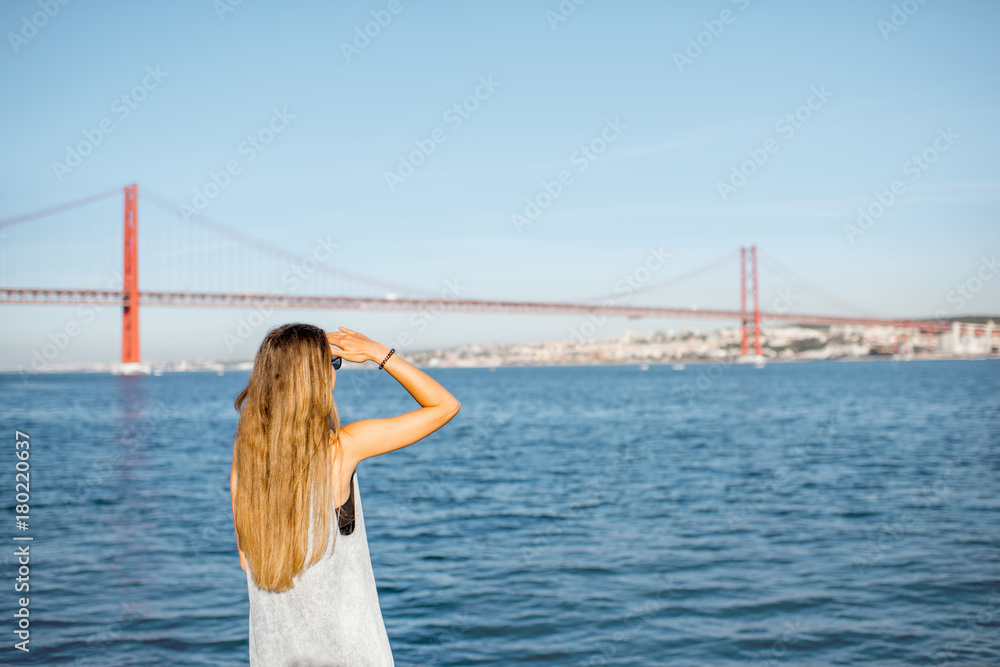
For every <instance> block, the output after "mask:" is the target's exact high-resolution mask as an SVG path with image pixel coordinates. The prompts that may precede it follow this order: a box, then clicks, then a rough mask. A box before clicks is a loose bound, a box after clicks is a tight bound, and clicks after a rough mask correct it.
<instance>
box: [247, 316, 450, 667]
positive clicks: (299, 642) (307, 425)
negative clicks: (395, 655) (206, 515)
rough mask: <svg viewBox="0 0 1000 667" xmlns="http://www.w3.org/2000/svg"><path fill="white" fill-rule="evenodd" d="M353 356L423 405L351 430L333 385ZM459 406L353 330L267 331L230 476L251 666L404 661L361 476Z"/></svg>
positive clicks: (293, 327)
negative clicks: (384, 598)
mask: <svg viewBox="0 0 1000 667" xmlns="http://www.w3.org/2000/svg"><path fill="white" fill-rule="evenodd" d="M331 346H332V347H333V348H336V350H333V349H331ZM334 353H336V354H334ZM342 359H346V360H347V361H354V362H358V363H362V362H365V361H374V362H376V363H378V364H379V368H384V369H385V370H386V371H388V372H389V374H390V375H392V376H393V377H394V378H396V380H398V381H399V383H400V384H401V385H403V387H404V388H405V389H406V390H407V391H408V392H410V395H412V396H413V398H415V399H416V400H417V402H418V403H419V404H420V405H421V407H420V408H419V409H417V410H413V411H412V412H407V413H405V414H402V415H399V416H397V417H392V418H389V419H363V420H360V421H356V422H353V423H351V424H346V425H344V426H343V427H341V426H340V420H339V417H338V415H337V408H336V405H335V404H334V402H333V388H334V384H335V383H336V381H337V374H336V372H335V371H336V369H338V368H340V364H341V360H342ZM459 407H460V406H459V403H458V401H457V400H456V399H455V397H454V396H452V395H451V394H450V393H449V392H448V391H447V390H446V389H445V388H444V387H442V386H441V385H440V384H438V383H437V382H436V381H434V380H433V379H432V378H431V377H430V376H428V375H427V374H425V373H424V372H423V371H421V370H419V369H417V368H415V367H414V366H412V365H410V364H409V363H408V362H407V361H405V360H404V359H402V358H401V357H400V356H399V355H398V354H395V351H394V350H390V349H389V348H387V347H386V346H385V345H382V344H380V343H376V342H374V341H372V340H370V339H368V338H367V337H365V336H363V335H362V334H359V333H358V332H356V331H351V330H350V329H347V328H346V327H339V331H336V332H329V333H326V332H324V331H323V330H322V329H320V328H319V327H315V326H312V325H309V324H285V325H283V326H280V327H277V328H274V329H272V330H271V331H269V332H268V333H267V336H266V337H265V338H264V342H263V343H261V346H260V350H258V352H257V357H256V359H255V360H254V365H253V371H252V372H251V373H250V379H249V381H248V382H247V386H246V388H245V389H243V391H241V392H240V394H239V396H238V397H237V398H236V410H237V411H238V412H239V413H240V418H239V423H238V424H237V426H236V438H235V442H234V445H233V468H232V474H231V476H230V489H231V493H232V503H233V520H234V523H235V525H236V542H237V549H238V550H239V554H240V566H241V567H242V568H243V570H244V571H246V573H247V589H248V592H249V596H250V664H251V665H260V666H261V667H276V666H284V665H303V666H304V665H352V666H357V665H392V664H393V659H392V651H391V650H390V647H389V638H388V636H387V635H386V631H385V625H384V623H383V621H382V612H381V609H380V607H379V602H378V594H377V592H376V589H375V577H374V574H373V573H372V566H371V559H370V556H369V553H368V541H367V537H366V534H365V522H364V514H363V512H362V507H361V490H360V487H359V484H358V480H357V476H356V474H355V469H356V468H357V465H358V463H359V462H361V461H363V460H364V459H368V458H371V457H373V456H378V455H379V454H385V453H386V452H391V451H393V450H396V449H400V448H402V447H406V446H407V445H410V444H413V443H414V442H416V441H417V440H420V439H421V438H423V437H425V436H427V435H429V434H431V433H433V432H434V431H436V430H437V429H439V428H441V427H442V426H444V425H445V424H447V423H448V422H449V421H450V420H451V419H452V417H454V416H455V415H456V414H458V410H459ZM324 546H325V548H324Z"/></svg>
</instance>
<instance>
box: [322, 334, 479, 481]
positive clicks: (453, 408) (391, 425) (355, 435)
mask: <svg viewBox="0 0 1000 667" xmlns="http://www.w3.org/2000/svg"><path fill="white" fill-rule="evenodd" d="M339 329H340V331H337V332H333V331H331V332H328V333H327V334H326V338H327V340H328V341H329V342H330V344H331V345H333V346H334V354H336V355H338V356H341V357H343V358H344V359H346V360H347V361H355V362H364V361H374V362H376V363H382V360H383V359H385V357H386V355H387V354H388V353H389V348H388V347H386V346H385V345H383V344H381V343H376V342H375V341H373V340H371V339H369V338H367V337H366V336H364V335H362V334H359V333H358V332H356V331H351V330H350V329H348V328H346V327H339ZM384 368H385V370H387V371H388V372H389V374H390V375H392V377H394V378H396V380H398V381H399V384H401V385H403V388H404V389H406V391H408V392H410V395H411V396H413V398H414V399H415V400H416V401H417V403H419V404H420V406H421V407H420V408H418V409H416V410H413V411H411V412H407V413H404V414H401V415H399V416H397V417H389V418H386V419H362V420H360V421H356V422H352V423H350V424H346V425H344V426H343V427H342V428H341V436H342V442H343V444H344V454H345V456H346V457H347V459H348V463H349V464H350V465H351V466H354V465H357V463H358V462H359V461H362V460H364V459H367V458H371V457H373V456H378V455H379V454H385V453H386V452H391V451H394V450H397V449H401V448H403V447H406V446H407V445H412V444H413V443H415V442H417V441H418V440H420V439H422V438H425V437H426V436H428V435H430V434H431V433H433V432H434V431H436V430H438V429H439V428H441V427H442V426H444V425H445V424H447V423H448V422H449V421H451V419H452V417H454V416H455V415H457V414H458V411H459V409H460V408H461V405H460V404H459V402H458V399H456V398H455V397H454V396H452V395H451V393H450V392H449V391H448V390H447V389H445V388H444V387H442V386H441V385H440V384H439V383H438V382H437V380H435V379H434V378H432V377H431V376H429V375H427V374H426V373H424V372H423V371H422V370H420V369H419V368H417V367H416V366H413V365H412V364H410V363H409V362H408V361H406V360H405V359H403V358H402V357H400V356H399V354H398V353H393V355H392V356H391V357H389V360H388V361H387V362H386V364H385V367H384Z"/></svg>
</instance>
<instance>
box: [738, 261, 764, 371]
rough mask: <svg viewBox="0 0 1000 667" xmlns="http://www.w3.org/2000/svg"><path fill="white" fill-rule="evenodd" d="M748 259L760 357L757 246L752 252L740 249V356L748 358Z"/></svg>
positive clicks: (754, 334) (754, 324) (755, 348)
mask: <svg viewBox="0 0 1000 667" xmlns="http://www.w3.org/2000/svg"><path fill="white" fill-rule="evenodd" d="M747 259H749V260H750V276H751V280H752V281H753V341H754V351H755V352H756V354H757V356H758V357H759V356H761V355H760V345H761V340H760V299H759V294H758V289H757V246H755V245H754V246H750V252H749V253H748V252H747V249H746V248H745V247H741V248H740V330H741V336H740V356H743V357H746V356H747V342H748V341H747V338H748V336H747V333H748V332H747V327H748V325H749V323H750V318H749V317H747Z"/></svg>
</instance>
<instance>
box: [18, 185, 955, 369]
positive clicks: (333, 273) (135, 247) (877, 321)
mask: <svg viewBox="0 0 1000 667" xmlns="http://www.w3.org/2000/svg"><path fill="white" fill-rule="evenodd" d="M122 192H123V195H124V216H123V217H124V224H123V226H122V227H121V228H120V229H121V234H122V236H121V237H120V239H119V238H116V237H115V235H114V234H105V233H101V234H97V235H95V234H92V233H91V234H89V235H88V232H87V230H83V231H82V232H80V227H81V225H80V224H78V223H79V222H80V221H79V219H75V218H74V219H71V220H70V221H69V223H70V226H71V227H72V229H75V230H76V231H77V232H78V233H82V234H83V239H82V240H80V241H78V242H77V243H76V244H72V243H70V244H68V245H67V244H64V248H63V249H64V250H65V251H66V252H67V256H70V255H76V256H79V255H80V254H87V253H91V254H94V255H99V254H100V249H99V246H100V242H99V240H98V239H97V238H95V237H96V236H98V235H100V236H104V237H106V238H105V239H104V240H105V241H107V240H108V239H110V240H111V241H113V242H114V243H119V244H120V245H119V248H123V249H124V252H123V255H122V256H121V263H120V264H119V265H118V266H121V271H120V274H118V272H117V271H116V272H115V273H116V274H118V275H117V276H116V280H115V281H114V283H115V284H113V285H111V284H109V285H108V286H107V287H106V288H100V287H98V286H97V285H96V284H95V283H94V282H92V284H91V287H90V288H80V287H70V286H41V285H40V283H41V282H43V279H42V278H41V276H47V275H49V273H48V272H45V271H44V270H42V271H41V272H39V271H34V272H33V270H32V267H34V268H35V269H37V266H36V265H37V264H39V262H37V261H32V258H30V257H29V258H27V260H26V264H22V266H21V267H20V269H19V267H18V265H17V261H16V259H15V258H14V257H10V258H8V257H7V255H4V264H5V268H7V269H9V270H10V275H9V276H8V275H7V273H8V272H7V271H2V272H0V284H2V283H3V282H8V284H11V286H9V287H0V304H20V305H24V304H45V305H76V306H82V305H91V306H113V307H120V308H121V309H122V349H121V361H122V363H123V364H138V363H139V362H140V359H141V357H140V351H139V350H140V343H139V340H140V338H139V311H140V308H141V307H144V306H148V307H154V306H201V307H212V308H219V307H227V308H302V309H305V308H317V309H325V310H383V311H424V310H434V311H437V312H440V311H453V312H465V313H483V312H488V313H517V314H557V315H601V316H620V317H628V318H709V319H723V320H724V319H731V320H735V321H738V322H740V323H741V326H742V332H743V335H742V346H741V351H742V353H743V355H744V356H746V355H747V353H748V351H749V347H750V345H751V343H752V345H753V347H754V351H755V353H756V354H757V355H758V356H759V355H760V353H761V322H762V320H772V321H780V322H786V323H795V324H814V325H836V324H861V325H887V326H897V327H906V328H912V329H918V330H920V331H923V332H942V331H947V330H950V329H951V328H952V325H951V323H950V322H945V321H941V320H927V319H913V320H908V319H898V318H880V317H874V316H864V317H862V316H858V317H844V316H823V315H807V314H794V313H786V312H772V311H761V309H760V296H759V288H758V264H757V260H758V253H757V248H756V246H753V247H751V248H741V249H740V255H739V258H740V275H739V280H740V309H739V310H724V309H702V308H695V307H689V308H681V307H666V306H644V305H629V304H615V303H613V300H611V301H609V300H607V299H606V298H605V299H592V300H591V301H598V300H600V301H602V302H601V303H586V302H552V301H502V300H485V299H460V298H454V299H452V298H444V297H442V296H435V295H433V294H427V293H424V292H422V291H420V290H414V289H412V288H409V287H405V286H400V285H394V284H392V283H388V282H385V281H381V280H378V279H374V278H370V277H366V276H361V275H359V274H355V273H351V272H348V271H343V270H340V269H337V268H333V267H330V266H328V265H326V264H323V263H322V262H320V261H316V260H313V261H311V262H310V261H309V260H310V258H308V257H307V258H305V260H304V259H303V256H302V255H296V254H295V253H292V252H289V251H287V250H283V249H281V248H278V247H276V246H274V245H273V244H270V243H268V242H266V241H263V240H261V239H259V238H257V237H254V236H251V235H249V234H247V233H245V232H242V231H240V230H237V229H235V228H233V227H230V226H227V225H225V224H223V223H220V222H217V221H214V220H212V219H210V218H208V217H206V216H204V215H202V214H195V215H188V214H182V212H183V210H184V209H183V208H182V207H179V206H178V205H177V204H175V203H173V202H170V201H168V200H165V199H164V198H162V197H158V196H156V195H153V194H149V193H145V194H144V195H143V199H144V200H145V201H147V202H148V203H149V204H151V205H152V206H153V208H154V209H156V210H158V211H159V212H160V213H161V214H162V213H166V214H167V215H171V216H174V217H176V218H183V220H184V221H185V222H190V223H193V224H194V225H196V226H197V227H198V228H199V229H200V232H201V234H202V236H201V237H200V240H198V241H197V243H196V244H195V245H196V246H197V245H198V244H200V248H201V249H202V250H208V249H213V250H215V251H219V252H230V251H231V250H232V249H233V248H235V247H242V248H243V249H244V250H247V249H249V250H250V251H252V252H253V253H256V254H257V255H258V256H265V257H269V258H270V259H272V260H281V261H282V267H284V268H286V269H287V268H288V267H289V266H292V267H294V269H295V270H294V271H287V270H286V272H285V275H284V276H283V282H284V283H285V285H286V286H287V287H289V289H288V290H285V291H291V289H290V288H291V287H292V286H296V285H297V284H298V283H301V282H302V280H303V279H305V278H306V277H308V276H309V275H311V274H312V273H313V272H318V273H323V274H325V275H327V276H328V277H332V278H334V279H336V280H337V281H339V282H338V283H337V286H335V287H333V288H331V289H330V290H329V291H330V292H339V294H328V295H324V294H319V295H295V294H288V293H279V291H276V290H273V289H270V290H268V289H261V290H260V291H261V292H266V293H259V292H258V291H244V290H245V289H246V287H247V286H251V285H252V284H253V283H254V282H255V280H256V279H257V278H259V276H258V275H256V274H257V273H258V272H257V271H256V269H254V268H251V269H250V270H249V272H244V273H243V274H238V275H233V276H229V277H230V278H231V280H230V281H229V282H228V283H227V284H226V285H225V286H223V288H222V289H217V290H212V291H202V290H192V289H191V288H190V285H191V283H190V280H193V279H194V276H195V275H196V274H197V273H198V271H200V270H201V269H202V268H203V267H200V266H199V265H197V264H191V263H189V264H186V265H181V266H179V267H174V268H175V269H177V268H179V271H177V273H179V274H181V275H183V276H186V278H185V280H186V281H187V282H185V283H183V284H180V285H175V286H174V287H173V288H172V289H159V290H145V289H140V286H139V259H140V235H139V190H138V186H137V185H135V184H132V185H129V186H126V187H125V188H124V191H122V190H117V189H116V190H112V191H109V192H105V193H101V194H99V195H95V196H92V197H88V198H85V199H81V200H78V201H74V202H70V203H68V204H64V205H61V206H56V207H53V208H49V209H45V210H42V211H37V212H35V213H31V214H27V215H22V216H18V217H15V218H9V219H7V220H0V233H3V234H4V235H5V236H6V229H7V228H11V227H14V226H18V227H21V226H23V225H24V224H25V223H28V222H32V221H38V222H42V223H44V221H46V220H52V219H53V218H59V217H62V216H65V215H70V216H71V217H72V215H73V212H74V211H78V210H79V209H84V208H87V207H89V206H91V205H94V204H95V203H96V202H101V201H107V200H111V199H112V198H113V197H114V196H115V195H117V194H119V193H122ZM188 210H189V211H190V210H191V209H190V208H188ZM108 215H110V211H105V212H104V215H103V216H100V217H102V218H106V217H107V216H108ZM94 217H96V216H93V215H88V216H84V218H83V220H84V221H86V220H91V219H93V218H94ZM174 222H175V223H176V221H174ZM74 225H75V226H74ZM177 226H178V225H177V224H174V225H172V226H171V225H167V226H165V227H166V228H167V229H164V228H162V227H161V228H159V229H158V230H157V231H156V234H155V235H154V237H153V238H151V239H150V240H149V241H148V243H150V244H151V250H150V253H151V254H149V256H150V257H155V258H156V261H160V262H163V261H166V260H168V259H169V258H170V257H171V255H172V254H173V255H174V256H175V257H176V256H177V255H178V254H179V253H178V252H177V249H176V248H172V247H171V246H172V245H175V244H176V241H177V239H176V238H172V237H171V236H170V234H171V231H170V230H171V229H175V228H176V227H177ZM144 234H145V232H144ZM57 237H58V238H62V236H61V235H56V234H54V233H51V232H49V233H47V234H46V233H43V235H42V238H40V242H42V243H44V244H46V246H48V250H49V251H50V253H49V254H50V256H51V255H53V253H55V254H56V255H57V254H58V252H57V248H56V247H53V246H58V244H57V243H56V241H55V239H56V238H57ZM4 245H7V244H4ZM334 245H335V244H334ZM29 247H31V246H30V245H29ZM143 252H144V253H146V250H144V251H143ZM12 254H13V251H12ZM29 254H30V253H29ZM189 254H190V253H189ZM730 257H731V255H729V254H727V256H726V257H724V258H722V260H718V261H715V262H713V263H711V264H710V265H708V266H705V267H701V268H699V269H697V270H695V271H691V272H688V273H686V274H684V275H681V276H678V277H675V278H674V279H672V280H669V281H666V282H661V283H657V284H655V285H650V286H648V287H642V288H640V289H639V290H638V291H647V290H649V289H653V288H659V287H665V286H667V285H672V284H676V283H678V282H681V281H683V280H687V279H690V278H693V277H695V276H697V275H700V274H702V273H704V272H706V271H708V270H710V269H713V268H715V267H717V266H719V265H721V263H722V262H723V261H727V260H729V258H730ZM59 261H60V258H59V257H56V256H51V257H50V258H49V259H48V260H47V263H50V264H58V263H59ZM66 261H67V262H68V259H67V260H66ZM289 261H291V262H292V264H291V265H289V263H288V262H289ZM206 263H207V262H202V264H206ZM254 265H255V266H256V262H255V263H254ZM771 266H772V267H773V268H774V269H775V270H782V271H786V270H785V269H783V268H781V269H779V268H778V267H780V265H778V264H777V263H776V260H771ZM787 271H789V272H790V270H787ZM34 275H37V276H39V278H38V280H37V281H36V283H35V284H34V285H31V286H14V285H13V284H12V283H14V282H25V280H26V279H28V280H30V279H31V278H32V277H33V276H34ZM785 275H787V273H786V274H785ZM161 276H162V272H161ZM71 280H75V281H85V280H91V281H94V280H95V279H94V278H93V277H92V276H89V277H84V276H75V277H74V278H72V279H71ZM100 282H105V281H100ZM118 282H120V285H118V284H117V283H118ZM161 282H165V281H164V280H162V279H161ZM166 282H169V281H166ZM347 285H352V286H354V288H355V289H356V288H357V287H358V286H365V287H367V288H368V289H371V288H376V289H378V290H381V294H380V295H379V296H362V295H355V296H348V295H347V293H348V291H349V289H350V288H347V287H346V286H347ZM241 288H242V289H241ZM813 289H815V290H817V291H820V290H818V288H813ZM385 290H391V291H392V292H391V293H386V291H385ZM357 291H363V289H358V290H357ZM402 295H406V296H402ZM619 296H620V295H619ZM748 299H752V306H750V307H748V303H747V302H748ZM825 299H826V300H827V301H829V302H831V303H837V304H839V305H840V306H844V304H843V302H840V301H839V300H837V299H836V297H834V296H832V295H829V294H826V295H825Z"/></svg>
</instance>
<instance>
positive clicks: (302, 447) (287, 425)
mask: <svg viewBox="0 0 1000 667" xmlns="http://www.w3.org/2000/svg"><path fill="white" fill-rule="evenodd" d="M331 360H332V352H331V351H330V345H329V343H328V342H327V339H326V334H325V332H324V331H323V330H322V329H320V328H319V327H315V326H312V325H311V324H298V323H294V324H285V325H282V326H279V327H275V328H273V329H271V330H270V331H268V333H267V336H265V338H264V341H263V342H262V343H261V345H260V349H259V350H258V351H257V356H256V358H255V359H254V364H253V371H251V373H250V379H249V380H248V381H247V386H246V388H245V389H243V391H241V392H240V394H239V396H237V397H236V402H235V407H236V410H237V411H238V412H239V413H240V418H239V423H238V424H237V426H236V444H235V448H236V452H237V453H236V482H237V490H236V493H235V494H234V495H235V502H234V506H233V518H234V520H235V522H236V534H237V542H238V544H239V548H240V549H241V550H242V551H243V553H244V555H245V556H246V560H247V567H248V569H249V572H250V574H251V576H252V577H253V581H254V584H255V585H256V586H257V588H260V589H261V590H269V591H277V592H280V591H285V590H288V589H290V588H293V587H294V586H295V582H294V581H293V580H294V578H295V577H297V576H298V575H299V574H301V573H302V572H303V571H305V569H306V568H308V567H310V566H311V565H314V564H315V563H316V562H318V561H319V559H320V558H322V557H323V556H324V555H325V553H326V546H327V541H328V540H329V537H330V533H329V531H330V530H331V524H330V518H331V517H330V514H331V513H332V512H331V511H330V505H331V502H332V493H333V491H332V489H333V468H332V464H333V462H334V461H335V460H336V457H338V456H339V455H340V451H341V448H340V437H339V436H340V419H339V417H338V415H337V406H336V404H335V403H334V402H333V392H332V391H331V389H330V382H331V380H332V378H331V373H332V372H333V368H332V366H331V363H330V362H331ZM311 502H312V505H313V506H312V526H313V531H314V532H313V552H312V554H311V555H310V554H307V553H306V551H307V550H308V549H309V519H310V504H311ZM334 539H336V530H334Z"/></svg>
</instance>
